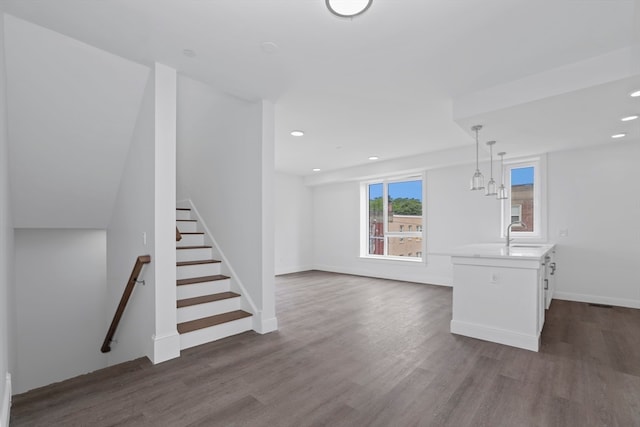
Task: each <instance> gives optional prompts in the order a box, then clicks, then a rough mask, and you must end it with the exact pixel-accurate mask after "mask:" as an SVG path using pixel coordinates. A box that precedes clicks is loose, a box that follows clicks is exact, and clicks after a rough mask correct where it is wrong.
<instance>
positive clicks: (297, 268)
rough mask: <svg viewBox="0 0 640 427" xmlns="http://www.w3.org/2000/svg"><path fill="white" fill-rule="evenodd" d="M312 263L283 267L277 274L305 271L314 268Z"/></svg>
mask: <svg viewBox="0 0 640 427" xmlns="http://www.w3.org/2000/svg"><path fill="white" fill-rule="evenodd" d="M313 269H314V268H313V266H312V265H303V266H295V267H282V268H279V269H278V270H277V271H276V276H282V275H283V274H292V273H301V272H303V271H309V270H313Z"/></svg>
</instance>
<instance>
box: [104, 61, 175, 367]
mask: <svg viewBox="0 0 640 427" xmlns="http://www.w3.org/2000/svg"><path fill="white" fill-rule="evenodd" d="M154 117H155V78H154V75H153V73H151V74H150V77H149V80H148V81H147V86H146V88H145V93H144V97H143V99H142V105H141V106H140V111H139V114H138V120H137V123H136V128H135V131H134V136H133V139H132V141H131V147H130V149H129V155H128V158H127V163H126V165H125V169H124V173H123V175H122V178H121V181H120V187H119V190H118V196H117V198H116V204H115V207H114V210H113V215H112V217H111V221H110V223H109V227H108V228H107V303H106V306H105V307H106V315H107V317H108V319H109V320H108V323H107V324H106V325H105V332H106V327H108V326H109V323H110V322H111V318H112V317H113V314H114V313H115V310H116V307H117V306H118V303H119V301H120V297H121V296H122V292H123V290H124V288H125V286H126V284H127V281H128V280H129V276H130V274H131V270H132V268H133V265H134V263H135V260H136V258H137V257H138V256H140V255H151V263H150V264H147V265H145V266H144V267H143V269H142V274H141V276H140V279H144V280H145V281H146V285H145V286H142V285H136V287H135V289H134V292H133V294H132V295H131V299H130V300H129V305H128V306H127V308H126V310H125V312H124V315H123V316H122V320H121V321H120V326H119V327H118V329H117V331H116V334H115V340H117V342H115V343H112V345H111V352H109V353H107V361H108V364H109V365H114V364H117V363H121V362H124V361H127V360H131V359H135V358H137V357H143V356H147V357H149V359H151V360H153V352H154V346H153V340H152V336H153V335H154V328H155V314H154V312H155V272H154V262H155V232H154V230H155V186H154V173H155V168H154V161H155V132H154V130H155V119H154ZM174 233H175V231H174ZM143 234H144V235H146V242H145V239H144V237H143ZM103 338H104V337H103Z"/></svg>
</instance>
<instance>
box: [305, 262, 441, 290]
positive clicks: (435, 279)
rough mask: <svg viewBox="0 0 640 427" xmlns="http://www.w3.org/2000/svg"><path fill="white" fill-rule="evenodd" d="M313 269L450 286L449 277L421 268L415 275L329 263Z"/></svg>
mask: <svg viewBox="0 0 640 427" xmlns="http://www.w3.org/2000/svg"><path fill="white" fill-rule="evenodd" d="M313 270H318V271H326V272H329V273H341V274H351V275H353V276H362V277H372V278H374V279H388V280H397V281H400V282H411V283H419V284H421V285H435V286H445V287H451V277H448V276H438V275H429V274H424V270H422V269H421V270H420V271H419V272H418V273H416V274H415V275H412V274H407V275H398V274H384V273H372V271H371V270H370V269H368V268H344V267H335V266H331V265H320V264H317V265H315V266H314V268H313Z"/></svg>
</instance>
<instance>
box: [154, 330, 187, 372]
mask: <svg viewBox="0 0 640 427" xmlns="http://www.w3.org/2000/svg"><path fill="white" fill-rule="evenodd" d="M151 340H152V341H153V359H151V362H152V363H153V364H154V365H155V364H158V363H162V362H166V361H167V360H171V359H175V358H177V357H180V335H179V334H178V331H175V332H174V333H172V334H169V335H164V336H162V337H157V336H155V335H154V336H153V337H152V338H151Z"/></svg>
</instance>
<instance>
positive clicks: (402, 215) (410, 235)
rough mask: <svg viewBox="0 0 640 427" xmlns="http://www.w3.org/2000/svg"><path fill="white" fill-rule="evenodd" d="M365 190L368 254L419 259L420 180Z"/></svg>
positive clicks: (369, 186)
mask: <svg viewBox="0 0 640 427" xmlns="http://www.w3.org/2000/svg"><path fill="white" fill-rule="evenodd" d="M367 187H368V188H367V190H368V198H369V215H368V219H369V227H368V229H369V251H368V253H369V255H382V256H384V255H386V256H393V257H402V256H406V257H417V258H421V257H422V239H423V236H422V180H421V179H410V180H406V181H393V182H389V183H375V184H369V185H368V186H367ZM385 195H386V199H385ZM385 212H386V218H385ZM385 221H386V224H385Z"/></svg>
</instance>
